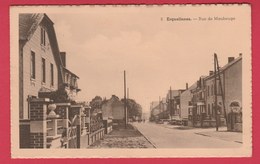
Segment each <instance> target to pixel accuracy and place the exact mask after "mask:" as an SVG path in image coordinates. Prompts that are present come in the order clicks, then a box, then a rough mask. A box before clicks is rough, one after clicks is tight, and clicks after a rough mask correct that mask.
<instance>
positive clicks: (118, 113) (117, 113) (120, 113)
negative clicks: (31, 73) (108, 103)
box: [112, 106, 125, 120]
mask: <svg viewBox="0 0 260 164" xmlns="http://www.w3.org/2000/svg"><path fill="white" fill-rule="evenodd" d="M124 114H125V112H124V107H121V106H119V107H114V108H113V109H112V115H113V119H115V120H121V119H123V118H124V117H125V116H124Z"/></svg>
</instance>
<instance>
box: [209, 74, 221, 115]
mask: <svg viewBox="0 0 260 164" xmlns="http://www.w3.org/2000/svg"><path fill="white" fill-rule="evenodd" d="M220 78H221V82H222V88H223V92H224V93H225V88H224V82H225V81H224V79H223V73H221V74H220ZM218 83H219V81H217V84H218ZM214 84H215V79H214V76H212V77H210V78H207V79H206V80H205V92H204V95H205V105H206V113H207V115H211V116H213V117H214V116H215V111H214V110H213V109H212V104H213V105H215V104H214V102H215V95H214V91H211V90H212V89H213V90H214ZM208 86H209V91H208ZM212 86H213V87H212ZM217 90H219V85H217ZM208 92H209V95H208ZM217 93H218V95H217V104H223V103H222V97H221V96H220V92H219V91H218V92H217ZM209 106H210V107H209ZM221 114H222V115H224V109H223V107H222V108H221Z"/></svg>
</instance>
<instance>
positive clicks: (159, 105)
mask: <svg viewBox="0 0 260 164" xmlns="http://www.w3.org/2000/svg"><path fill="white" fill-rule="evenodd" d="M159 111H160V112H161V96H159Z"/></svg>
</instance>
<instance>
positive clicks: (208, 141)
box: [133, 122, 242, 148]
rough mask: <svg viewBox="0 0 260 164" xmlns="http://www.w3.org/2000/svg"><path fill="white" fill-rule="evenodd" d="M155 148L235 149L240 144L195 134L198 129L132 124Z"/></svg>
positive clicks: (153, 124)
mask: <svg viewBox="0 0 260 164" xmlns="http://www.w3.org/2000/svg"><path fill="white" fill-rule="evenodd" d="M133 125H134V126H135V127H136V128H137V129H138V130H139V131H140V132H141V133H142V134H143V135H144V136H146V137H147V138H148V139H149V140H150V141H151V142H152V143H153V144H154V145H155V146H156V148H237V147H241V146H242V144H241V143H236V142H233V141H225V140H221V139H218V138H213V137H208V136H202V135H198V134H195V132H196V131H198V130H199V129H188V130H187V129H186V130H180V129H172V128H166V127H165V126H164V125H161V124H155V123H149V122H148V123H134V124H133Z"/></svg>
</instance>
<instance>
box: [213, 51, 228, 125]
mask: <svg viewBox="0 0 260 164" xmlns="http://www.w3.org/2000/svg"><path fill="white" fill-rule="evenodd" d="M214 58H215V60H216V63H217V71H218V79H219V86H220V92H221V98H222V103H223V109H224V116H225V120H226V124H227V112H226V105H225V98H224V92H223V88H222V81H221V78H220V71H219V63H218V56H217V54H216V53H215V54H214Z"/></svg>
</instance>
